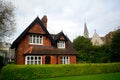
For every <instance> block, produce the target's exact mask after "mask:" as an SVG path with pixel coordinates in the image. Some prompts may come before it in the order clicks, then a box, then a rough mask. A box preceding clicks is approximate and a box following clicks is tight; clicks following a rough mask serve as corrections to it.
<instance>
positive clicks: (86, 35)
mask: <svg viewBox="0 0 120 80" xmlns="http://www.w3.org/2000/svg"><path fill="white" fill-rule="evenodd" d="M84 37H85V38H89V32H88V29H87V25H86V23H84Z"/></svg>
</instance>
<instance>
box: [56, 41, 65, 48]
mask: <svg viewBox="0 0 120 80" xmlns="http://www.w3.org/2000/svg"><path fill="white" fill-rule="evenodd" d="M57 47H58V48H65V41H59V42H58V43H57Z"/></svg>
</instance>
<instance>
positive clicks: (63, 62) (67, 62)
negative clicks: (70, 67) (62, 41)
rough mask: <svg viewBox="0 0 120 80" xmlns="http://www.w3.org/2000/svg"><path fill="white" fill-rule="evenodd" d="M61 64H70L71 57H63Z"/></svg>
mask: <svg viewBox="0 0 120 80" xmlns="http://www.w3.org/2000/svg"><path fill="white" fill-rule="evenodd" d="M61 64H70V58H69V56H62V57H61Z"/></svg>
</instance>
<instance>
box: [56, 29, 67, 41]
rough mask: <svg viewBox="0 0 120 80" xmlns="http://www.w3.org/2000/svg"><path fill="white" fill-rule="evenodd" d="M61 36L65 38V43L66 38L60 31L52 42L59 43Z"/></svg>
mask: <svg viewBox="0 0 120 80" xmlns="http://www.w3.org/2000/svg"><path fill="white" fill-rule="evenodd" d="M61 36H63V37H64V38H65V41H67V37H66V36H65V35H64V33H63V31H61V32H60V33H58V34H56V35H55V36H54V40H55V41H59V40H60V37H61Z"/></svg>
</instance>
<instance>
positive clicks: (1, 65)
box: [0, 56, 4, 72]
mask: <svg viewBox="0 0 120 80" xmlns="http://www.w3.org/2000/svg"><path fill="white" fill-rule="evenodd" d="M3 60H4V58H3V57H2V56H0V72H1V69H2V67H3V66H4V64H3Z"/></svg>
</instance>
